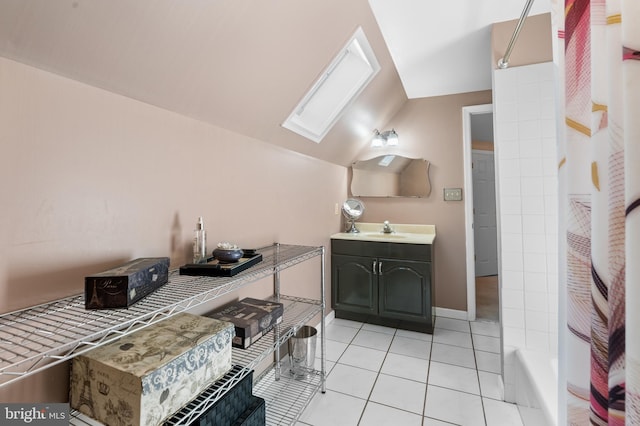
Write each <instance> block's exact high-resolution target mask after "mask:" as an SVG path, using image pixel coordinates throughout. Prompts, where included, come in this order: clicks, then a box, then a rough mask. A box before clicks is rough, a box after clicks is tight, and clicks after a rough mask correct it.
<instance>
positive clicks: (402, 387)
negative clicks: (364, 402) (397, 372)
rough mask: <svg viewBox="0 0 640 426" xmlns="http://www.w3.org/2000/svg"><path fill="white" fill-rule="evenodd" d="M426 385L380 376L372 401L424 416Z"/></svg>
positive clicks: (384, 375)
mask: <svg viewBox="0 0 640 426" xmlns="http://www.w3.org/2000/svg"><path fill="white" fill-rule="evenodd" d="M426 388H427V386H426V385H425V384H424V383H420V382H415V381H413V380H407V379H402V378H400V377H393V376H387V375H386V374H380V375H379V376H378V380H376V385H375V386H374V388H373V392H372V393H371V398H370V400H371V401H374V402H378V403H380V404H384V405H390V406H392V407H395V408H399V409H401V410H405V411H410V412H412V413H416V414H419V415H422V408H423V404H424V393H425V391H426Z"/></svg>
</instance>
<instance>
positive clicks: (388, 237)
mask: <svg viewBox="0 0 640 426" xmlns="http://www.w3.org/2000/svg"><path fill="white" fill-rule="evenodd" d="M362 236H363V237H365V238H377V239H381V240H395V239H397V238H407V236H406V235H402V234H398V233H395V232H392V233H390V234H385V233H382V232H363V233H362Z"/></svg>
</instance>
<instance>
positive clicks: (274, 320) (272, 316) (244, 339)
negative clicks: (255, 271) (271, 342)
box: [207, 297, 284, 349]
mask: <svg viewBox="0 0 640 426" xmlns="http://www.w3.org/2000/svg"><path fill="white" fill-rule="evenodd" d="M283 313H284V305H283V304H282V303H276V302H271V301H267V300H261V299H252V298H249V297H248V298H246V299H242V300H240V301H239V302H236V303H234V304H231V305H229V306H227V307H225V308H224V309H222V310H219V311H216V312H213V313H211V314H208V315H207V316H209V317H211V318H215V319H219V320H222V321H229V322H232V323H233V324H234V325H235V328H236V337H234V338H233V342H232V346H234V347H236V348H242V349H246V348H248V347H249V346H251V345H252V344H253V343H254V342H256V341H257V340H258V339H260V337H262V336H263V335H265V334H267V333H268V332H269V331H270V330H271V329H272V328H273V326H275V325H276V324H280V323H281V322H282V315H283Z"/></svg>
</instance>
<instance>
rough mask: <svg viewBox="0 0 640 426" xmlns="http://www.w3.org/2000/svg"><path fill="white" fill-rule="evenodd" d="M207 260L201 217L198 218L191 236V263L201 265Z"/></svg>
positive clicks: (204, 232) (205, 235)
mask: <svg viewBox="0 0 640 426" xmlns="http://www.w3.org/2000/svg"><path fill="white" fill-rule="evenodd" d="M206 259H207V234H206V231H205V230H204V220H203V219H202V216H200V217H199V218H198V223H197V224H196V230H195V231H194V236H193V263H201V262H204V261H205V260H206Z"/></svg>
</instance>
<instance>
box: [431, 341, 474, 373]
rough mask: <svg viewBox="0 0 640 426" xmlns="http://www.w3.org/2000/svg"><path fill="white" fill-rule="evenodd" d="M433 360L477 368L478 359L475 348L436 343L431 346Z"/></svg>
mask: <svg viewBox="0 0 640 426" xmlns="http://www.w3.org/2000/svg"><path fill="white" fill-rule="evenodd" d="M431 361H438V362H444V363H446V364H453V365H459V366H461V367H467V368H476V359H475V356H474V354H473V349H470V348H461V347H460V346H451V345H443V344H442V343H434V344H433V345H432V346H431Z"/></svg>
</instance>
